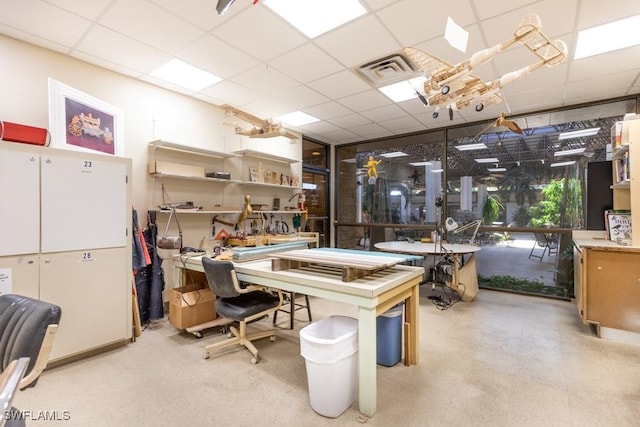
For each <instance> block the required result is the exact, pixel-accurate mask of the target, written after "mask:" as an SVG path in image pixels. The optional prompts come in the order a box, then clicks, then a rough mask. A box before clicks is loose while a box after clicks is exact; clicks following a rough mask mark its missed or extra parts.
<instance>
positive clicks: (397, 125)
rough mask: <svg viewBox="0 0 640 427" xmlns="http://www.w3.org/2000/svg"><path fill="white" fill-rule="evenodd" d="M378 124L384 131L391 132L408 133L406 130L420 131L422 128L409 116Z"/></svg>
mask: <svg viewBox="0 0 640 427" xmlns="http://www.w3.org/2000/svg"><path fill="white" fill-rule="evenodd" d="M378 124H379V125H380V126H382V127H384V128H385V129H389V130H390V131H393V132H398V131H405V132H408V131H409V130H408V129H411V130H412V131H416V130H422V129H424V126H423V125H422V124H421V123H420V122H418V121H417V120H416V119H414V118H413V117H410V116H404V117H398V118H395V119H391V120H384V121H378Z"/></svg>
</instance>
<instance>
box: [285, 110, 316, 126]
mask: <svg viewBox="0 0 640 427" xmlns="http://www.w3.org/2000/svg"><path fill="white" fill-rule="evenodd" d="M276 120H277V121H280V122H284V123H287V124H290V125H291V126H302V125H308V124H309V123H315V122H318V121H320V119H318V118H316V117H313V116H310V115H309V114H307V113H303V112H302V111H294V112H293V113H289V114H285V115H284V116H280V117H276Z"/></svg>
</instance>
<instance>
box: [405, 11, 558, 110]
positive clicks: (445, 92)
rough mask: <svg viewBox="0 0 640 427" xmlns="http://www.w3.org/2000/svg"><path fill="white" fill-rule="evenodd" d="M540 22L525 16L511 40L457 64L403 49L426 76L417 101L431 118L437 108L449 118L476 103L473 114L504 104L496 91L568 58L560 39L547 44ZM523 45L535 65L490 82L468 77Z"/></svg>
mask: <svg viewBox="0 0 640 427" xmlns="http://www.w3.org/2000/svg"><path fill="white" fill-rule="evenodd" d="M541 26H542V23H541V21H540V17H539V16H538V15H536V14H531V15H528V16H527V17H526V18H525V19H524V20H523V21H522V22H521V23H520V25H519V26H518V28H516V30H515V31H514V33H513V37H512V38H511V39H509V40H507V41H505V42H502V43H499V44H497V45H495V46H492V47H490V48H488V49H483V50H480V51H478V52H476V53H474V54H473V55H472V56H471V58H469V59H468V60H466V61H463V62H461V63H459V64H456V65H451V64H448V63H447V62H445V61H443V60H441V59H439V58H437V57H435V56H433V55H430V54H428V53H426V52H423V51H422V50H420V49H417V48H415V47H405V48H404V49H402V52H403V54H404V55H405V56H406V57H407V58H409V60H411V62H413V63H414V65H415V66H416V67H417V68H418V69H420V70H421V71H422V72H423V73H424V75H425V77H426V81H425V82H424V88H423V90H424V94H421V93H419V92H418V91H416V92H418V98H419V99H420V101H422V103H423V104H425V105H426V106H429V107H435V108H436V110H435V111H434V113H433V118H434V119H435V118H437V117H438V109H439V108H440V107H444V106H447V107H448V109H449V118H450V119H451V118H453V114H452V113H453V111H452V110H461V109H463V108H466V107H468V106H469V105H471V104H472V103H475V104H476V106H475V109H476V111H482V110H483V109H484V106H485V104H499V103H501V102H502V101H503V99H502V96H500V94H499V92H500V89H502V88H503V87H504V86H505V85H507V84H509V83H511V82H513V81H515V80H518V79H520V78H522V77H524V76H525V75H527V74H529V73H531V72H533V71H535V70H537V69H539V68H541V67H542V66H544V65H546V66H547V67H553V66H556V65H558V64H559V63H561V62H563V61H564V60H565V58H566V56H567V45H566V44H565V43H564V42H563V41H562V40H555V41H553V42H552V41H550V40H549V39H548V38H547V36H545V35H544V34H543V33H542V31H540V27H541ZM518 42H520V43H522V44H523V45H525V46H526V47H527V48H528V49H529V50H530V51H531V52H532V53H533V54H534V55H535V56H536V57H537V58H538V62H535V63H534V64H531V65H528V66H526V67H523V68H520V69H519V70H516V71H512V72H510V73H507V74H505V75H503V76H502V77H500V78H498V79H496V80H493V81H491V82H484V81H482V80H481V79H479V78H478V77H475V76H473V75H471V74H470V73H471V71H473V70H474V69H476V68H477V67H478V66H480V65H482V64H485V63H487V62H489V61H491V60H492V59H493V58H495V57H496V56H497V55H498V54H500V53H501V52H504V51H505V50H507V49H508V48H509V47H511V46H513V45H514V44H516V43H518Z"/></svg>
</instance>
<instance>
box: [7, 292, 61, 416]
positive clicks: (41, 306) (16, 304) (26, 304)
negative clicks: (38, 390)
mask: <svg viewBox="0 0 640 427" xmlns="http://www.w3.org/2000/svg"><path fill="white" fill-rule="evenodd" d="M61 314H62V313H61V310H60V307H59V306H57V305H55V304H50V303H48V302H45V301H41V300H37V299H33V298H29V297H25V296H20V295H13V294H2V295H0V363H1V366H0V367H1V368H2V374H1V376H2V377H3V378H4V377H5V375H6V376H7V377H6V378H7V382H4V381H3V382H2V386H3V387H5V386H6V387H9V388H13V389H14V391H15V389H17V388H19V389H20V390H23V389H25V388H27V387H34V386H35V385H36V383H37V382H38V378H39V377H40V374H41V373H42V371H44V369H45V368H46V367H47V362H48V361H49V354H50V353H51V348H52V346H53V339H54V337H55V333H56V331H57V329H58V324H59V323H60V317H61ZM11 371H13V375H11ZM4 391H5V390H3V393H2V396H3V397H7V398H8V399H7V400H6V401H3V402H2V404H3V405H9V404H10V403H11V399H12V397H13V396H5V394H4ZM6 391H8V389H7V390H6ZM4 411H6V412H5V413H9V412H10V413H11V415H10V416H5V417H3V418H4V419H3V421H5V423H4V425H5V426H23V425H25V420H24V419H23V418H22V417H21V414H20V412H19V411H18V410H17V409H15V408H13V407H11V408H10V409H7V408H4ZM7 418H8V419H7Z"/></svg>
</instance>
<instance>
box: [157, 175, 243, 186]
mask: <svg viewBox="0 0 640 427" xmlns="http://www.w3.org/2000/svg"><path fill="white" fill-rule="evenodd" d="M150 175H151V176H153V177H154V178H171V179H184V180H188V181H204V182H216V183H223V184H238V183H242V181H236V180H234V179H220V178H209V177H206V176H183V175H171V174H166V173H152V174H150Z"/></svg>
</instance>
